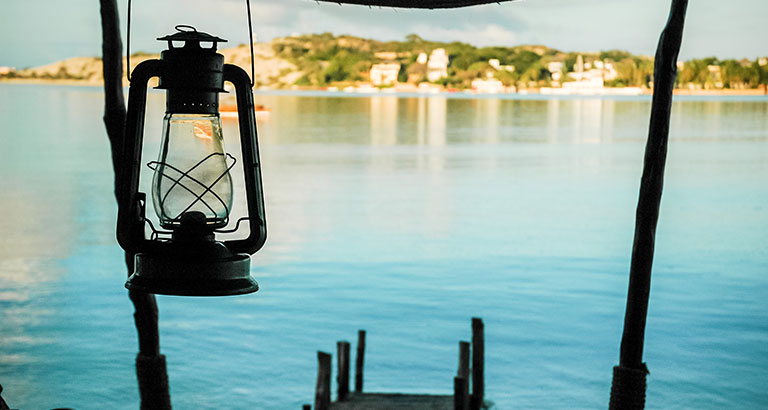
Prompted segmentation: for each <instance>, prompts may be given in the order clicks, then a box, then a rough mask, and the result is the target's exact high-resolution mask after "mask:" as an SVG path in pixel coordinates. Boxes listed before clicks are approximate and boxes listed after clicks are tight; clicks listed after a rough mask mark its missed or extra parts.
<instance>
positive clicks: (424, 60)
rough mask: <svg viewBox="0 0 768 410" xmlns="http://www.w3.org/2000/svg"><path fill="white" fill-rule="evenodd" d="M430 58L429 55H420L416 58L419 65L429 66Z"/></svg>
mask: <svg viewBox="0 0 768 410" xmlns="http://www.w3.org/2000/svg"><path fill="white" fill-rule="evenodd" d="M428 59H429V57H428V56H427V53H419V56H418V57H416V62H417V63H419V64H427V60H428Z"/></svg>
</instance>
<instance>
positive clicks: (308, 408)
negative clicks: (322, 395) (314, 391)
mask: <svg viewBox="0 0 768 410" xmlns="http://www.w3.org/2000/svg"><path fill="white" fill-rule="evenodd" d="M301 410H312V405H311V404H305V405H303V406H301Z"/></svg>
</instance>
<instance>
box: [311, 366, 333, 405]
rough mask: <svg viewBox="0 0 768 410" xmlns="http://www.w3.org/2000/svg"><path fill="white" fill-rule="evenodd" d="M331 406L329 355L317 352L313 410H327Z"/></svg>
mask: <svg viewBox="0 0 768 410" xmlns="http://www.w3.org/2000/svg"><path fill="white" fill-rule="evenodd" d="M330 405H331V354H330V353H325V352H317V387H315V410H328V409H329V408H330Z"/></svg>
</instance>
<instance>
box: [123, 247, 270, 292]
mask: <svg viewBox="0 0 768 410" xmlns="http://www.w3.org/2000/svg"><path fill="white" fill-rule="evenodd" d="M250 261H251V258H250V256H248V254H244V253H238V254H230V255H229V256H225V257H221V256H219V257H212V258H210V257H209V258H205V257H199V255H198V257H190V256H189V255H185V256H160V255H153V254H150V253H139V254H137V255H136V267H135V271H134V273H133V274H132V275H131V276H130V278H128V281H127V282H125V287H126V288H128V289H129V290H137V291H140V292H146V293H155V294H160V295H177V296H230V295H242V294H246V293H253V292H256V291H257V290H259V284H258V283H256V280H255V279H253V277H251V275H250Z"/></svg>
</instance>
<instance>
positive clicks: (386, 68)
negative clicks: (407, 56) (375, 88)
mask: <svg viewBox="0 0 768 410" xmlns="http://www.w3.org/2000/svg"><path fill="white" fill-rule="evenodd" d="M399 72H400V63H382V64H374V65H373V67H371V74H370V75H371V82H372V83H373V85H392V84H394V83H396V82H397V74H398V73H399Z"/></svg>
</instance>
